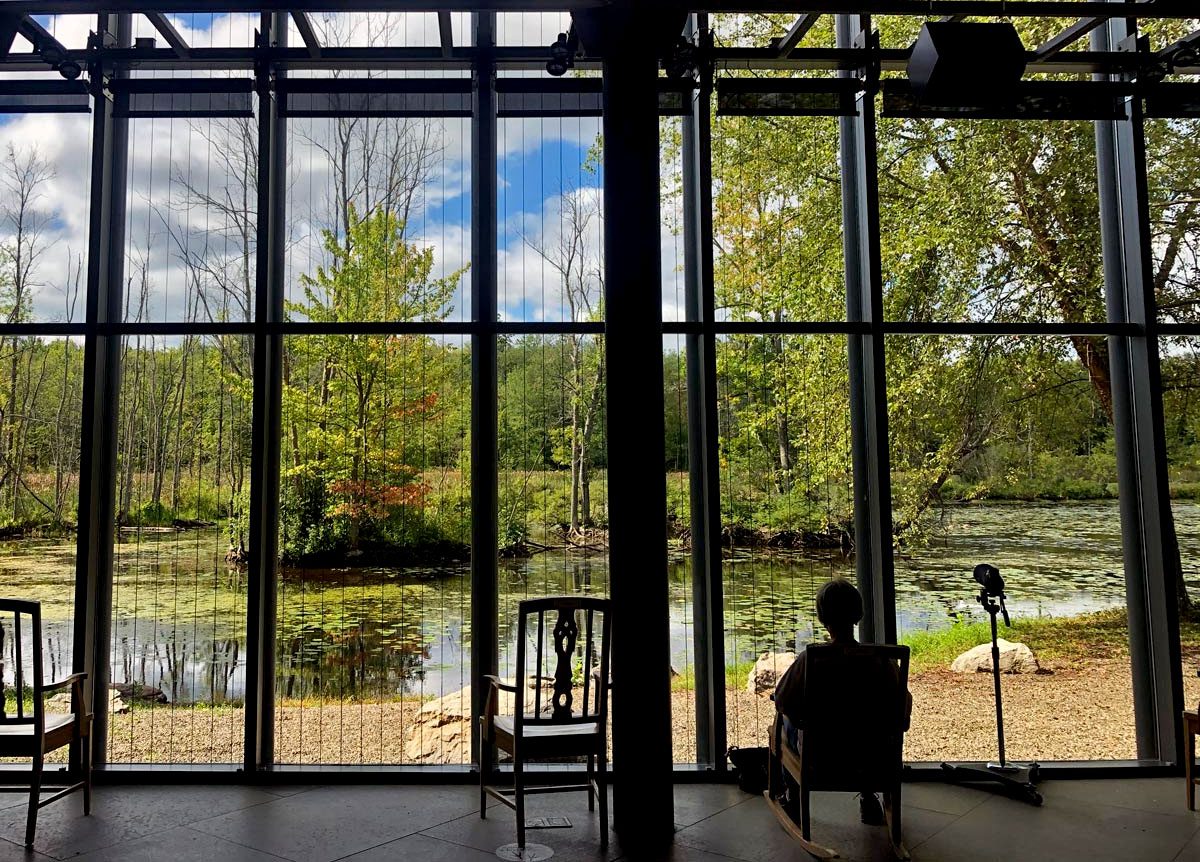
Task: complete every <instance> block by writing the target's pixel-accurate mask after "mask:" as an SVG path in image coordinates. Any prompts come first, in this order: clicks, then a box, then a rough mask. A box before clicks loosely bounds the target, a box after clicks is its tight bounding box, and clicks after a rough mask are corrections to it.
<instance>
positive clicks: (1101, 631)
mask: <svg viewBox="0 0 1200 862" xmlns="http://www.w3.org/2000/svg"><path fill="white" fill-rule="evenodd" d="M1179 628H1180V632H1179V634H1180V642H1181V644H1182V645H1183V647H1184V649H1200V620H1197V619H1189V620H1181V621H1180V626H1179ZM1000 636H1001V637H1003V638H1005V639H1006V640H1010V641H1020V642H1021V643H1024V644H1025V645H1027V646H1028V647H1029V648H1030V649H1031V650H1033V651H1034V652H1035V653H1036V654H1037V656H1038V658H1041V659H1055V660H1059V661H1065V662H1078V661H1084V660H1087V659H1093V658H1117V657H1125V656H1128V655H1129V625H1128V618H1127V616H1126V613H1125V611H1124V610H1123V609H1121V608H1112V609H1110V610H1105V611H1097V612H1095V613H1090V614H1080V615H1078V616H1074V617H1034V618H1030V619H1019V620H1016V621H1014V622H1013V626H1012V628H1010V629H1001V633H1000ZM991 637H992V636H991V629H990V626H989V625H988V624H987V623H961V624H958V625H954V626H951V627H950V628H948V629H943V630H942V631H938V632H912V633H910V634H908V635H905V636H904V637H903V638H901V639H900V642H901V643H903V644H907V645H908V647H909V648H910V649H911V650H912V668H911V669H912V672H913V673H920V672H921V671H925V670H932V669H935V668H948V667H949V666H950V662H952V661H953V660H954V658H955V657H956V656H958V655H959V654H960V653H963V652H966V651H967V650H969V649H970V648H971V647H973V646H978V645H979V644H982V643H988V642H990V641H991Z"/></svg>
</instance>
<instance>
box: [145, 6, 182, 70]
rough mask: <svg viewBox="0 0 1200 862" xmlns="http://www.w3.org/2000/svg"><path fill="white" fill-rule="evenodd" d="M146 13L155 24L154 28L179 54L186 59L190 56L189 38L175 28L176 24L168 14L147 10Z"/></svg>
mask: <svg viewBox="0 0 1200 862" xmlns="http://www.w3.org/2000/svg"><path fill="white" fill-rule="evenodd" d="M145 15H146V17H147V18H149V19H150V23H151V24H153V25H154V29H155V30H157V31H158V32H159V34H160V35H161V36H162V37H163V39H165V40H166V42H167V44H168V45H170V46H171V48H172V50H174V51H175V53H176V54H177V55H178V56H180V57H182V58H185V59H186V58H187V57H188V56H190V54H191V51H192V49H191V47H190V46H189V45H188V43H187V40H186V39H184V38H183V36H181V35H180V33H179V31H178V30H176V29H175V25H174V24H172V23H171V22H170V20H169V19H168V18H167V16H166V15H164V14H163V13H162V12H147V13H145Z"/></svg>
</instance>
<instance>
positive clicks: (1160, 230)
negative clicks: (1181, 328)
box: [1146, 120, 1200, 323]
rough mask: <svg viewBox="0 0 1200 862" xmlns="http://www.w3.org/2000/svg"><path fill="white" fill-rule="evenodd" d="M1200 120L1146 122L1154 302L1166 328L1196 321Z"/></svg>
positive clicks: (1199, 305)
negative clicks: (1196, 143)
mask: <svg viewBox="0 0 1200 862" xmlns="http://www.w3.org/2000/svg"><path fill="white" fill-rule="evenodd" d="M1197 134H1200V120H1151V121H1148V122H1147V123H1146V172H1147V179H1148V191H1149V196H1150V207H1149V209H1150V238H1151V242H1150V249H1151V253H1152V254H1153V256H1154V268H1153V270H1152V271H1151V274H1152V276H1153V278H1154V282H1153V284H1154V298H1155V301H1156V302H1157V304H1158V319H1159V320H1161V321H1163V322H1164V323H1194V322H1196V321H1197V320H1200V154H1197V152H1196V148H1195V146H1194V142H1195V140H1196V136H1197Z"/></svg>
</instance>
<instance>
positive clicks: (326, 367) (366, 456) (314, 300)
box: [284, 205, 465, 552]
mask: <svg viewBox="0 0 1200 862" xmlns="http://www.w3.org/2000/svg"><path fill="white" fill-rule="evenodd" d="M350 215H351V218H350V222H349V224H350V227H349V232H348V234H347V235H346V236H345V238H344V239H343V240H341V241H339V239H338V237H337V236H335V235H334V233H333V232H332V231H325V232H324V237H323V238H324V245H325V252H326V255H327V257H328V260H329V261H330V262H329V264H328V265H326V266H321V267H318V269H317V271H316V273H315V274H313V275H311V276H304V277H303V278H302V279H301V285H302V287H303V290H304V297H305V298H304V301H303V302H293V303H289V304H288V307H287V310H288V311H289V313H291V314H293V315H299V316H302V317H304V318H305V319H308V320H310V321H313V322H315V323H342V322H347V321H364V322H403V321H414V320H420V321H439V320H444V319H445V318H446V317H447V316H448V315H449V314H450V313H451V311H452V307H451V299H452V297H453V294H454V290H455V287H456V286H457V284H458V283H459V280H460V279H461V277H462V275H463V272H464V271H465V270H459V271H457V272H453V273H450V274H449V275H446V276H443V277H440V278H438V277H434V275H433V269H434V258H433V249H432V248H428V247H425V248H422V247H421V246H419V245H417V244H415V243H411V242H408V241H407V240H406V238H405V224H404V222H403V221H402V220H401V219H400V218H399V217H397V215H396V214H395V213H392V212H389V211H387V210H383V209H379V210H375V211H373V212H371V213H368V214H367V215H365V216H363V217H359V215H358V213H357V211H356V210H355V208H354V206H353V205H351V206H350ZM287 352H288V357H287V362H288V365H289V373H288V385H287V386H286V388H285V391H284V399H285V412H286V413H287V414H288V415H289V416H292V417H297V418H295V419H294V420H293V422H292V427H291V429H290V434H291V463H290V465H289V466H288V468H287V469H286V471H285V478H286V480H287V481H289V482H291V483H292V490H293V493H294V494H295V496H296V497H297V498H302V497H304V496H306V495H309V496H310V497H311V495H313V494H316V495H317V499H318V501H319V505H318V506H317V507H316V511H314V510H312V508H311V507H310V510H309V513H308V518H306V519H302V520H301V522H300V524H299V525H298V529H299V531H300V533H302V534H303V535H302V536H298V537H294V538H295V539H297V540H298V541H299V544H300V545H301V546H304V545H305V543H306V542H307V541H308V539H310V538H312V535H311V534H312V532H313V530H315V529H328V528H329V525H328V524H319V523H313V522H312V521H313V519H314V518H317V517H321V516H323V517H321V520H324V519H325V518H328V519H332V521H333V522H334V523H335V524H336V525H338V526H337V527H336V528H335V529H337V530H341V529H342V528H344V535H343V534H341V533H340V532H339V534H338V535H337V536H336V537H328V536H327V537H325V538H326V540H329V539H330V538H332V539H333V540H334V541H335V543H336V542H340V541H343V540H344V542H345V545H346V547H347V548H348V550H349V551H351V552H355V551H357V550H358V549H359V543H360V538H361V537H362V534H363V532H364V529H365V528H367V527H373V528H375V529H376V530H377V531H380V530H382V531H386V530H387V529H388V527H389V524H391V525H392V526H395V524H394V522H395V520H396V519H397V518H401V517H402V516H403V514H404V513H405V512H406V511H410V510H412V509H414V508H419V507H420V506H421V505H422V504H423V502H424V501H425V498H426V495H427V494H428V492H429V486H428V485H427V484H426V483H425V482H424V480H423V477H422V476H421V472H420V470H419V469H418V468H417V467H415V466H413V464H414V463H415V461H416V460H417V459H418V458H421V457H422V455H423V451H422V450H421V448H420V445H419V443H418V442H417V441H420V440H421V438H422V437H423V435H422V434H421V433H420V428H421V426H422V425H423V424H424V423H427V422H429V421H431V419H432V418H433V417H435V416H436V415H437V414H438V411H440V410H442V409H444V408H443V405H442V392H441V391H440V387H439V386H438V385H437V384H438V383H439V382H440V381H441V380H443V379H444V378H445V376H446V375H447V373H449V368H448V366H447V362H448V361H449V357H448V351H447V349H446V348H445V347H444V346H443V345H441V344H439V343H437V342H436V341H435V340H434V339H432V338H430V337H429V336H424V335H373V334H372V335H363V334H340V333H339V334H325V335H316V336H310V337H304V338H297V339H293V340H291V341H290V342H289V344H288V351H287ZM299 417H303V420H301V419H300V418H299ZM393 538H395V537H393Z"/></svg>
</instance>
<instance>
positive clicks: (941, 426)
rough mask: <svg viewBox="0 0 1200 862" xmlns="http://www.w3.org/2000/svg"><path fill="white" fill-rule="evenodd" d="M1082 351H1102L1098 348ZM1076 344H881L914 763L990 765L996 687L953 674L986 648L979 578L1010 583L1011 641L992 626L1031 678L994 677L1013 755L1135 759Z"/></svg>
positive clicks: (1124, 656) (1109, 473) (918, 340)
mask: <svg viewBox="0 0 1200 862" xmlns="http://www.w3.org/2000/svg"><path fill="white" fill-rule="evenodd" d="M1093 344H1094V348H1095V349H1096V350H1098V351H1103V349H1104V344H1105V343H1104V341H1103V340H1102V339H1095V340H1094V341H1093ZM1079 346H1080V345H1079V344H1078V343H1076V342H1075V340H1073V339H1064V338H1015V337H1003V336H996V337H993V336H974V337H959V336H943V335H929V336H915V335H914V336H908V335H904V336H901V335H897V336H890V337H889V338H888V340H887V345H886V347H887V375H888V378H887V383H888V400H889V403H888V409H889V417H888V421H889V426H890V427H889V431H890V435H891V458H892V490H893V518H894V521H895V531H896V535H895V543H896V547H897V559H896V605H897V609H896V610H897V618H898V624H899V625H898V628H899V634H900V641H901V643H908V644H909V645H910V646H911V647H912V651H913V655H912V679H911V684H910V688H911V690H912V694H913V700H914V705H913V719H912V729H911V730H910V731H909V733H908V736H907V738H906V742H905V752H906V757H907V758H908V759H910V760H942V759H972V760H980V759H988V758H993V759H994V758H995V757H996V756H997V751H996V736H995V711H994V703H993V696H992V680H991V675H990V673H971V672H968V673H955V672H952V670H951V663H952V662H953V661H954V659H955V658H956V657H957V656H959V655H960V654H961V653H964V652H966V651H967V650H969V649H971V648H972V647H975V646H978V645H981V644H985V643H990V632H989V629H988V626H987V622H986V621H987V614H986V613H985V612H984V610H983V608H982V607H981V606H980V605H979V604H978V602H977V601H976V596H977V594H978V590H979V586H978V584H976V583H975V581H974V580H973V579H972V570H973V568H974V567H975V566H976V565H977V564H979V563H990V564H992V565H995V566H996V567H997V568H999V570H1000V572H1001V574H1002V576H1003V577H1004V578H1005V581H1006V582H1007V592H1008V608H1009V611H1010V612H1011V615H1012V617H1013V627H1012V628H1011V629H1007V628H1005V627H1004V624H1003V621H1001V623H1000V627H1001V631H1000V636H1001V637H1004V638H1006V639H1007V640H1009V641H1014V642H1020V643H1024V644H1026V645H1027V646H1028V647H1029V648H1030V649H1031V650H1032V651H1033V653H1034V654H1035V656H1036V659H1037V662H1038V664H1039V665H1040V668H1041V670H1040V671H1039V672H1037V673H1033V672H1022V673H1013V674H1006V675H1005V677H1004V680H1003V691H1004V725H1005V730H1006V732H1007V741H1008V754H1009V756H1010V757H1013V758H1016V759H1021V758H1024V759H1036V760H1074V759H1113V758H1117V759H1124V758H1133V757H1135V756H1136V751H1135V747H1134V735H1133V708H1132V697H1131V687H1130V686H1131V681H1130V662H1129V645H1128V632H1127V620H1126V613H1125V579H1124V569H1123V563H1122V543H1121V521H1120V512H1119V504H1118V499H1117V477H1116V459H1115V454H1114V444H1113V433H1112V420H1111V416H1110V415H1109V412H1108V409H1109V408H1108V407H1106V405H1108V404H1110V403H1111V402H1110V397H1111V396H1110V393H1109V392H1108V390H1107V388H1106V387H1105V386H1104V385H1103V384H1102V383H1101V382H1100V381H1101V380H1107V379H1108V378H1107V376H1104V377H1102V378H1101V377H1100V376H1099V375H1097V376H1091V375H1089V374H1088V369H1087V368H1085V367H1084V366H1083V365H1082V363H1081V362H1080V361H1079V359H1078V358H1077V350H1078V348H1079ZM1102 355H1103V356H1105V357H1106V356H1107V353H1106V351H1103V352H1102ZM989 649H990V647H989ZM1025 669H1026V670H1029V671H1032V670H1033V669H1034V668H1033V667H1032V666H1031V665H1030V666H1027V667H1026V668H1025ZM1096 691H1103V692H1104V693H1105V695H1104V697H1103V698H1101V699H1099V700H1097V698H1096V697H1095V696H1094V692H1096ZM1085 723H1086V725H1087V727H1088V733H1087V734H1086V735H1085V736H1084V737H1081V736H1080V734H1079V733H1078V728H1079V727H1080V726H1081V725H1082V724H1085Z"/></svg>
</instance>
